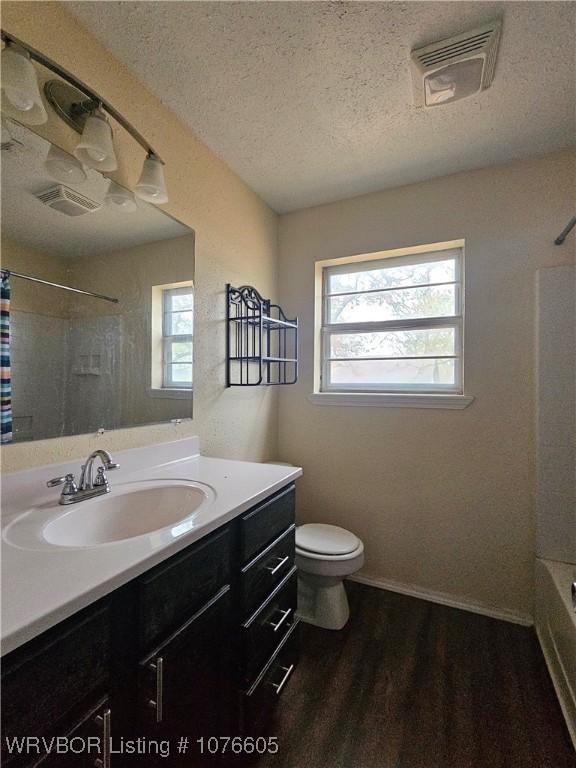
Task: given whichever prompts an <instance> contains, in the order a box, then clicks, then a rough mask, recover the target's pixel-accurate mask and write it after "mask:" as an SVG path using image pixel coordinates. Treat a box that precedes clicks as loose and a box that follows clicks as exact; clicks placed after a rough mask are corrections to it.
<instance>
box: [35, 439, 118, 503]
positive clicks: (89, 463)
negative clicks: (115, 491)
mask: <svg viewBox="0 0 576 768" xmlns="http://www.w3.org/2000/svg"><path fill="white" fill-rule="evenodd" d="M97 458H99V459H100V460H101V461H102V466H100V467H98V471H97V472H96V477H94V476H93V470H94V461H95V459H97ZM119 466H120V465H119V464H116V462H115V461H114V460H113V458H112V456H111V455H110V454H109V453H108V451H104V450H102V449H98V450H97V451H93V452H92V453H91V454H90V456H88V458H87V459H86V463H85V464H82V468H81V469H82V471H81V474H80V482H79V483H78V485H77V484H76V482H75V480H74V475H73V474H72V473H68V474H67V475H64V477H54V478H53V479H52V480H49V481H48V482H47V483H46V485H47V486H48V488H54V486H57V485H63V486H64V488H63V489H62V493H61V494H60V504H76V503H77V502H79V501H84V499H92V498H94V496H101V495H102V494H103V493H110V483H109V482H108V477H107V475H106V472H108V471H109V470H111V469H118V467H119Z"/></svg>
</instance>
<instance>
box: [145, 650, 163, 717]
mask: <svg viewBox="0 0 576 768" xmlns="http://www.w3.org/2000/svg"><path fill="white" fill-rule="evenodd" d="M149 669H150V671H151V672H156V701H154V699H150V701H149V702H148V706H150V707H152V709H155V710H156V722H157V723H161V722H162V718H163V716H164V707H163V700H164V659H163V658H162V657H161V656H158V658H157V659H156V663H154V662H152V664H150V665H149Z"/></svg>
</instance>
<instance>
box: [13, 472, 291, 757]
mask: <svg viewBox="0 0 576 768" xmlns="http://www.w3.org/2000/svg"><path fill="white" fill-rule="evenodd" d="M294 498H295V496H294V486H290V487H288V488H286V489H283V490H282V491H280V492H279V493H277V494H275V495H274V496H272V497H271V498H270V499H267V500H265V501H264V502H262V503H261V504H259V505H257V506H256V507H255V508H254V509H253V510H249V511H248V513H245V514H244V515H242V516H240V517H239V518H237V519H235V520H233V521H231V522H230V523H228V524H226V525H224V526H222V527H221V528H220V529H218V530H216V531H215V532H213V533H211V534H209V535H208V536H206V537H205V538H203V539H201V540H200V541H198V542H196V543H194V544H192V545H190V546H189V547H188V548H186V549H185V550H183V551H182V552H180V553H178V554H177V555H174V556H172V557H171V558H169V559H167V560H166V561H165V562H163V563H161V564H160V565H157V566H155V567H154V568H152V569H151V570H149V571H148V572H146V573H144V574H143V575H142V576H140V577H138V578H136V579H134V580H133V581H132V582H130V583H129V584H127V585H125V586H124V587H121V588H120V589H117V590H116V591H115V592H112V593H111V594H110V595H108V596H107V597H105V598H102V599H101V600H99V601H98V602H97V603H94V604H93V605H91V606H88V607H87V608H85V609H83V610H82V611H80V612H78V613H77V614H75V615H74V616H72V617H70V618H69V619H67V620H65V621H63V622H61V623H60V624H58V625H56V626H55V627H53V628H52V629H50V630H48V631H47V632H45V633H43V634H42V635H40V636H39V637H37V638H35V639H34V640H32V641H30V642H29V643H26V644H25V645H24V646H21V647H20V648H18V649H16V650H15V651H13V652H12V653H10V654H8V655H7V656H5V657H4V658H3V659H2V662H3V663H2V765H6V766H7V768H33V767H35V766H37V765H38V766H42V768H59V766H61V765H62V766H78V767H79V768H84V766H91V767H92V766H95V767H96V768H119V767H120V766H125V765H132V764H134V765H141V766H151V768H153V767H154V766H156V765H158V766H165V767H167V766H171V765H173V766H179V765H186V766H187V767H188V768H196V766H198V767H200V766H204V765H207V764H209V765H214V764H216V763H217V762H218V760H219V758H221V755H220V756H219V755H218V753H217V752H216V754H211V753H210V752H208V751H207V750H206V749H204V750H203V751H202V750H201V748H200V745H199V744H198V743H197V742H196V740H197V739H200V738H204V740H205V742H206V740H207V739H208V738H210V737H217V738H218V737H225V736H229V737H234V736H236V737H240V736H244V735H249V734H255V733H256V732H259V731H260V730H261V728H262V725H263V723H265V722H266V719H267V717H269V715H270V714H271V712H272V710H273V707H274V705H275V703H276V701H277V700H278V697H279V694H280V693H281V692H282V690H283V689H284V687H285V685H286V684H287V682H288V680H289V677H290V675H291V672H292V670H293V668H294V665H295V663H296V658H297V619H296V575H295V568H294V530H295V526H294ZM27 736H28V737H33V739H34V738H36V739H38V740H39V747H38V749H36V748H35V746H34V744H35V742H34V741H32V742H28V743H23V742H21V741H20V742H19V744H20V749H18V747H17V746H15V742H13V741H12V740H13V739H20V740H21V739H22V738H24V737H27ZM182 736H185V737H188V739H189V742H188V750H187V752H186V754H185V755H184V756H183V757H179V756H178V754H177V748H176V747H177V741H178V739H179V738H180V737H182ZM52 737H61V739H62V737H64V740H63V741H62V742H61V744H64V745H67V746H68V748H67V749H65V751H64V752H60V753H58V752H56V751H55V744H54V742H51V741H50V739H51V738H52ZM42 738H44V739H45V741H44V742H41V741H40V740H41V739H42ZM138 739H143V740H144V743H145V744H146V743H149V742H154V743H156V744H158V743H160V742H162V741H164V742H166V741H167V742H169V744H170V757H169V758H166V757H164V756H162V755H158V756H155V755H154V750H145V752H144V753H142V752H140V753H136V754H132V753H130V752H127V751H126V749H125V745H126V743H127V742H136V741H137V740H138ZM9 744H12V749H8V745H9ZM72 744H74V745H75V746H76V749H78V748H79V747H80V745H84V749H82V750H81V751H80V752H74V751H73V750H71V749H70V747H71V745H72ZM95 745H97V746H98V749H96V746H95Z"/></svg>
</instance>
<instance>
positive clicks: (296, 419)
mask: <svg viewBox="0 0 576 768" xmlns="http://www.w3.org/2000/svg"><path fill="white" fill-rule="evenodd" d="M574 171H575V167H574V157H573V155H571V154H569V153H567V152H564V153H559V154H554V155H550V156H547V157H542V158H540V159H534V160H529V161H526V162H520V163H515V164H513V165H507V166H501V167H498V168H490V169H486V170H480V171H475V172H472V173H466V174H459V175H455V176H448V177H446V178H440V179H435V180H433V181H429V182H426V183H422V184H416V185H413V186H408V187H403V188H399V189H394V190H389V191H384V192H380V193H377V194H371V195H366V196H362V197H358V198H355V199H352V200H346V201H343V202H340V203H334V204H330V205H325V206H320V207H316V208H312V209H307V210H304V211H300V212H297V213H293V214H289V215H286V216H283V217H282V219H281V224H280V286H281V296H280V299H281V302H282V303H283V304H285V306H286V307H287V309H288V310H289V311H290V313H295V314H296V313H297V314H298V315H299V318H300V323H301V327H302V332H301V337H300V338H301V345H300V359H301V366H300V371H301V375H300V381H299V383H298V385H297V386H294V387H287V388H285V389H283V390H282V392H281V397H280V417H279V448H280V451H279V455H280V458H282V459H283V460H286V461H290V462H294V463H298V464H301V465H302V466H303V467H304V477H303V479H302V481H301V483H300V489H299V516H300V521H301V522H303V521H321V522H327V523H335V524H339V525H343V526H347V527H349V528H351V529H352V530H354V531H355V532H356V533H357V534H358V535H359V536H360V537H361V538H362V539H363V540H364V542H365V546H366V558H367V559H366V566H365V574H366V575H367V576H370V577H373V578H374V579H377V580H378V579H379V580H392V581H395V582H399V583H401V584H412V585H416V586H418V587H420V588H422V589H425V590H432V591H436V592H442V593H447V594H448V595H450V596H452V597H454V598H455V599H458V598H460V599H463V600H467V601H471V602H476V603H480V604H482V605H484V606H488V607H490V608H494V609H497V610H504V611H506V610H509V611H513V612H516V613H524V614H529V613H531V609H532V570H533V558H534V519H533V485H534V444H533V439H534V435H533V420H534V416H533V410H534V398H533V391H534V351H533V344H534V341H533V340H534V322H535V312H534V307H535V304H534V278H535V270H536V269H537V268H539V267H545V266H549V265H553V264H561V263H566V262H569V261H571V260H572V259H573V257H574V246H573V244H574V238H571V240H570V242H569V241H567V242H566V245H565V246H564V247H562V248H559V247H557V246H554V245H553V240H554V238H555V237H556V235H557V234H558V233H559V232H560V231H561V230H562V228H563V227H564V226H565V224H566V222H567V221H568V219H569V218H570V216H571V215H572V214H573V207H574V188H573V184H574ZM459 238H465V239H466V255H465V259H466V334H465V345H466V352H465V354H466V368H465V375H466V390H467V394H471V395H474V396H475V398H476V400H475V402H474V403H473V404H472V405H471V406H470V407H468V408H467V409H466V410H463V411H448V410H419V409H403V408H357V407H356V408H355V407H347V408H341V407H324V406H318V405H313V404H312V403H310V402H309V401H308V399H307V396H308V395H309V393H310V392H312V386H313V308H314V262H315V261H316V260H320V259H326V258H335V257H339V256H349V255H353V254H356V253H368V252H372V251H378V250H387V249H392V248H399V247H402V246H409V245H416V244H422V243H433V242H440V241H447V240H455V239H459Z"/></svg>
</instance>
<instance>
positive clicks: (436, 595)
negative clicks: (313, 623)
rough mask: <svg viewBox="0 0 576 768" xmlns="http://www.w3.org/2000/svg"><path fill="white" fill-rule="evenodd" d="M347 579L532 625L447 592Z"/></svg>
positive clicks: (523, 616) (519, 615)
mask: <svg viewBox="0 0 576 768" xmlns="http://www.w3.org/2000/svg"><path fill="white" fill-rule="evenodd" d="M348 578H349V580H350V581H357V582H359V583H360V584H366V585H368V586H369V587H376V588H377V589H387V590H389V591H390V592H399V593H400V594H401V595H410V596H411V597H418V598H420V600H428V601H429V602H431V603H439V604H440V605H448V606H450V607H451V608H460V609H462V610H463V611H470V612H471V613H479V614H481V615H482V616H490V618H492V619H501V620H502V621H510V622H512V624H522V625H523V626H525V627H531V626H532V625H533V624H534V619H533V618H532V616H530V615H529V614H527V613H518V612H516V611H509V610H507V609H506V608H493V607H492V606H489V605H484V604H483V603H477V602H474V601H472V600H466V599H465V598H461V597H455V596H454V595H450V594H448V593H447V592H435V591H433V590H431V589H424V588H423V587H417V586H415V585H413V584H402V583H401V582H399V581H392V580H391V579H377V578H373V577H371V576H364V575H363V574H362V573H357V574H355V575H354V576H349V577H348Z"/></svg>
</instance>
